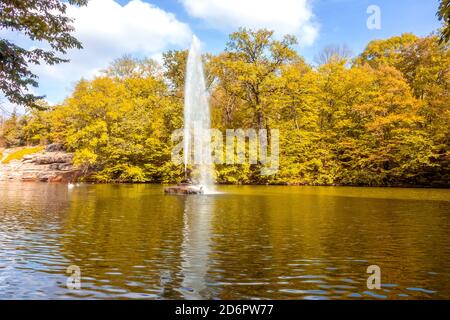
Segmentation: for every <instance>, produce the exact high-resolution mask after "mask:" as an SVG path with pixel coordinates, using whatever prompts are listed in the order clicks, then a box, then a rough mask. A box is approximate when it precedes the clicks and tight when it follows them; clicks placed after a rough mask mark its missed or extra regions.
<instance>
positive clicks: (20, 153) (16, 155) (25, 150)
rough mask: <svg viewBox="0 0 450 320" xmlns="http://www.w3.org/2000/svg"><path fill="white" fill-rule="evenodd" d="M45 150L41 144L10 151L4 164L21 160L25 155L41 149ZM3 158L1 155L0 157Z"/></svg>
mask: <svg viewBox="0 0 450 320" xmlns="http://www.w3.org/2000/svg"><path fill="white" fill-rule="evenodd" d="M42 150H44V147H42V146H39V147H33V148H23V149H20V150H18V151H16V152H13V153H10V154H9V155H8V156H7V157H6V158H5V159H4V160H3V161H2V163H3V164H8V163H10V162H11V161H13V160H21V159H22V158H23V157H25V156H26V155H29V154H34V153H38V152H40V151H42ZM0 159H1V157H0Z"/></svg>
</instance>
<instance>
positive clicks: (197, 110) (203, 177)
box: [184, 36, 214, 190]
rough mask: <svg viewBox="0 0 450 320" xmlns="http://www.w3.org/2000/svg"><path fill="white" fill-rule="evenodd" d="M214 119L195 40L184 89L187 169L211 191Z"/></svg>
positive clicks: (185, 161) (196, 180)
mask: <svg viewBox="0 0 450 320" xmlns="http://www.w3.org/2000/svg"><path fill="white" fill-rule="evenodd" d="M210 128H211V116H210V110H209V103H208V93H207V91H206V84H205V75H204V72H203V62H202V55H201V50H200V41H199V40H198V38H197V37H196V36H194V37H193V39H192V44H191V48H190V50H189V56H188V61H187V66H186V79H185V89H184V166H185V170H187V169H188V166H189V165H192V172H191V178H192V181H193V182H194V183H196V184H200V185H202V186H203V187H204V188H205V189H206V190H211V189H212V188H213V185H214V178H213V164H212V160H211V135H210Z"/></svg>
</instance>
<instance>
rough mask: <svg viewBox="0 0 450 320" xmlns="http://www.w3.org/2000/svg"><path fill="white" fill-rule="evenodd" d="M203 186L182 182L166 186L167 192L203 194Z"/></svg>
mask: <svg viewBox="0 0 450 320" xmlns="http://www.w3.org/2000/svg"><path fill="white" fill-rule="evenodd" d="M204 192H205V191H204V189H203V186H200V185H194V184H189V183H180V184H179V185H177V186H173V187H167V188H164V193H166V194H203V193H204Z"/></svg>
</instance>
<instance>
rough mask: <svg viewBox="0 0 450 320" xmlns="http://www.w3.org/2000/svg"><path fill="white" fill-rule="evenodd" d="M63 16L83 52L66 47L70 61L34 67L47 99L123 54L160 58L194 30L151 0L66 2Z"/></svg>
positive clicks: (183, 42) (6, 34)
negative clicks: (66, 19)
mask: <svg viewBox="0 0 450 320" xmlns="http://www.w3.org/2000/svg"><path fill="white" fill-rule="evenodd" d="M67 14H68V15H69V16H70V17H72V18H74V19H75V20H74V23H73V25H74V27H75V32H74V36H75V37H76V38H77V39H78V40H80V41H81V42H82V44H83V49H82V50H75V49H74V50H70V51H69V52H68V54H67V55H66V56H65V57H66V58H68V59H70V60H71V61H70V63H63V64H59V65H55V66H48V65H40V66H34V67H33V72H35V73H36V74H37V75H38V76H39V83H40V88H39V89H38V90H37V91H38V93H39V94H46V95H47V96H48V97H49V98H50V99H51V100H53V101H58V100H62V99H63V98H64V97H65V96H67V95H68V94H69V93H70V91H71V89H72V87H73V84H74V83H75V82H76V81H78V80H79V79H80V78H81V77H84V78H91V77H92V76H93V75H95V74H97V73H98V71H99V70H101V69H104V68H105V67H106V66H107V65H108V64H109V63H110V62H111V61H112V60H114V59H116V58H118V57H120V56H122V55H124V54H132V55H133V54H134V55H140V56H150V57H153V56H154V57H158V56H159V54H160V53H161V52H162V51H164V50H166V49H168V48H171V47H175V48H185V47H187V46H188V45H189V42H190V40H191V36H192V32H191V29H190V28H189V26H188V25H187V24H185V23H182V22H180V21H179V20H177V18H176V17H175V15H174V14H172V13H170V12H166V11H164V10H162V9H160V8H158V7H156V6H154V5H152V4H150V3H146V2H143V1H141V0H131V1H130V2H129V3H127V4H126V5H124V6H121V5H120V4H118V3H117V2H115V1H114V0H89V2H88V5H87V6H84V7H77V6H72V5H68V8H67ZM2 36H3V37H6V38H9V39H11V40H13V41H14V42H15V43H18V44H19V45H21V46H24V47H25V48H31V47H32V46H36V43H31V42H30V41H29V40H28V39H26V38H25V37H24V36H23V35H17V34H15V35H13V36H12V33H11V32H7V31H2Z"/></svg>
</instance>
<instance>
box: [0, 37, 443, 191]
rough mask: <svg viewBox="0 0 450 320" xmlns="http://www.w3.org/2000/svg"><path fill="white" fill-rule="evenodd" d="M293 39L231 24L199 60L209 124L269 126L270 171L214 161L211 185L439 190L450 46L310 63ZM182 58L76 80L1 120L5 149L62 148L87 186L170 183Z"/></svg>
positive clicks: (175, 170)
mask: <svg viewBox="0 0 450 320" xmlns="http://www.w3.org/2000/svg"><path fill="white" fill-rule="evenodd" d="M295 43H296V39H295V38H294V37H291V36H286V37H285V38H284V39H282V40H276V39H275V38H274V36H273V33H272V32H270V31H267V30H258V31H252V30H245V29H242V30H240V31H238V32H236V33H233V34H232V35H231V36H230V41H229V43H228V44H227V47H226V49H225V51H224V52H223V53H221V54H219V55H215V56H214V55H205V56H204V60H205V70H206V71H205V72H206V77H207V83H208V85H209V89H210V104H211V110H212V113H213V127H215V128H218V129H221V130H224V129H227V128H267V129H271V128H272V129H279V130H280V134H281V136H280V151H281V154H280V171H279V173H278V174H277V175H274V176H270V177H264V176H261V175H260V174H259V168H258V166H256V165H239V166H238V165H235V166H217V167H216V170H217V180H218V181H219V182H222V183H295V184H310V185H332V184H343V185H368V186H378V185H427V186H449V184H450V182H449V181H450V159H449V155H450V153H449V145H450V143H449V139H450V132H449V129H450V108H449V107H450V106H449V101H450V91H449V79H450V50H449V46H448V44H445V43H440V42H439V38H438V37H437V36H434V35H433V36H429V37H425V38H419V37H416V36H414V35H412V34H404V35H402V36H399V37H393V38H390V39H387V40H377V41H373V42H371V43H369V44H368V46H367V47H366V49H365V50H364V52H363V53H362V54H361V55H359V56H358V57H357V58H355V59H352V60H351V59H349V58H348V55H347V54H346V53H345V50H339V48H338V49H337V50H334V51H333V50H330V49H328V51H327V52H326V54H323V55H321V56H320V59H319V60H320V62H321V65H318V66H314V67H313V66H310V65H308V64H306V63H305V62H304V60H303V59H302V58H301V57H300V56H299V55H298V54H297V52H296V51H294V49H293V46H294V45H295ZM186 59H187V52H185V51H170V52H167V53H165V54H164V63H163V65H162V66H160V65H158V63H156V62H155V61H152V60H146V59H144V60H137V59H133V58H130V57H124V58H121V59H118V60H117V61H115V62H114V63H112V64H111V66H110V67H109V68H108V69H107V70H105V71H104V73H103V75H102V76H100V77H97V78H95V79H93V80H92V81H86V80H81V81H80V82H79V83H78V84H77V86H76V88H75V90H74V92H73V94H72V95H71V96H70V97H69V98H67V99H66V101H64V103H63V104H62V105H59V106H55V107H48V108H47V110H45V111H38V110H33V111H31V112H30V113H29V114H28V115H26V116H24V117H17V116H15V115H13V117H11V119H9V120H7V121H6V122H5V123H4V125H3V130H2V133H1V137H0V138H1V139H2V141H3V144H6V145H7V146H15V145H24V144H27V145H34V144H45V143H50V142H57V143H62V144H64V145H65V147H66V148H67V150H69V151H72V152H75V161H76V164H77V165H79V166H80V167H81V168H83V170H86V172H91V174H90V178H91V179H95V180H96V181H101V182H108V181H122V182H175V181H178V180H180V179H181V177H182V175H183V174H182V171H183V168H182V167H180V166H175V165H173V164H172V162H171V159H170V155H171V149H172V147H173V145H172V142H171V137H170V135H171V133H172V132H173V130H175V129H177V128H181V127H182V126H183V123H182V122H183V120H182V114H183V86H184V72H185V64H186Z"/></svg>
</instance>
